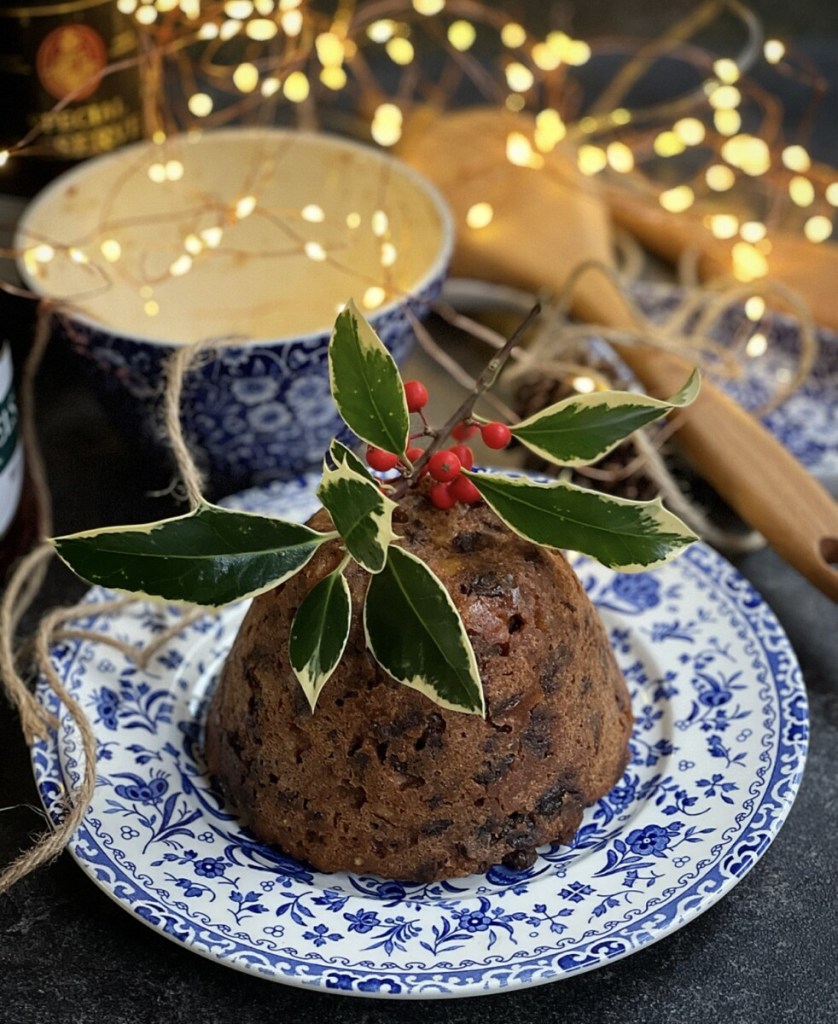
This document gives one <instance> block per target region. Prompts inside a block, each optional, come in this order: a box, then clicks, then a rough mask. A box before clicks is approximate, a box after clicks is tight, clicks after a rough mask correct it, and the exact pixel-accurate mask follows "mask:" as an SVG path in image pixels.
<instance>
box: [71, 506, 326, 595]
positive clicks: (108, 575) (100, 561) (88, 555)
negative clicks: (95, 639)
mask: <svg viewBox="0 0 838 1024" xmlns="http://www.w3.org/2000/svg"><path fill="white" fill-rule="evenodd" d="M334 536H335V535H334V534H322V533H317V532H316V531H315V530H311V529H309V528H308V527H307V526H302V525H301V524H299V523H289V522H285V520H282V519H275V518H272V517H270V516H260V515H255V514H253V513H250V512H237V511H233V510H231V509H226V508H219V507H218V506H216V505H209V504H203V505H200V506H199V507H198V508H196V509H194V510H193V511H192V512H189V513H187V514H186V515H183V516H176V517H175V518H173V519H163V520H161V521H159V522H156V523H145V524H143V525H141V526H128V527H110V528H108V529H104V530H88V531H86V532H84V533H75V534H72V535H70V536H66V537H57V538H55V539H54V540H53V541H52V543H53V545H54V546H55V550H56V551H57V552H58V555H59V556H60V557H61V558H62V559H63V561H64V562H66V563H67V565H68V566H69V567H70V568H71V569H72V570H73V571H74V572H75V573H76V574H77V575H79V576H81V578H82V579H84V580H87V581H88V582H89V583H97V584H99V585H100V586H103V587H108V588H110V589H112V590H123V591H128V592H129V593H132V594H136V595H137V596H141V597H152V598H162V599H163V600H166V601H183V602H188V603H190V604H201V605H207V606H209V607H218V606H219V605H223V604H228V603H229V602H231V601H238V600H240V599H242V598H245V597H253V596H254V595H256V594H261V593H263V592H264V591H266V590H270V589H271V588H272V587H275V586H276V585H277V584H279V583H282V582H283V580H287V579H288V578H289V577H290V576H293V575H294V573H296V572H298V571H299V570H300V569H302V567H303V566H304V565H305V564H306V562H308V560H309V559H310V558H311V556H312V555H313V554H314V552H315V551H316V550H317V549H318V547H319V546H320V545H321V544H322V543H323V542H324V541H326V540H328V539H330V537H334Z"/></svg>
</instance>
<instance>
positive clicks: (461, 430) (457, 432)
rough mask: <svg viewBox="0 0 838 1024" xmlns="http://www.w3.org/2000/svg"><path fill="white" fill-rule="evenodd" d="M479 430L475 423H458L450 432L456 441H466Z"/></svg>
mask: <svg viewBox="0 0 838 1024" xmlns="http://www.w3.org/2000/svg"><path fill="white" fill-rule="evenodd" d="M479 429H480V428H479V427H478V426H477V424H476V423H458V424H457V426H456V427H454V429H453V430H452V431H451V436H452V437H453V438H454V439H455V440H456V441H468V439H469V438H470V437H474V435H475V434H476V433H477V431H478V430H479Z"/></svg>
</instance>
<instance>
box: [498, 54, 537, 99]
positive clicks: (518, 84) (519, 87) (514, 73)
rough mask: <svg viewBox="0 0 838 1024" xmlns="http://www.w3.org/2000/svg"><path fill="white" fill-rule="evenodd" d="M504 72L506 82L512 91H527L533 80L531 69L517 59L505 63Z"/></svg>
mask: <svg viewBox="0 0 838 1024" xmlns="http://www.w3.org/2000/svg"><path fill="white" fill-rule="evenodd" d="M505 74H506V84H507V85H508V86H509V88H510V89H511V90H512V91H513V92H527V90H529V89H531V88H532V87H533V84H534V82H535V78H534V77H533V73H532V71H530V69H529V68H528V67H526V66H525V65H524V64H521V63H519V62H518V61H513V62H512V63H511V64H507V66H506V69H505Z"/></svg>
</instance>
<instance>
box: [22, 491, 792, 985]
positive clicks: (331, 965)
mask: <svg viewBox="0 0 838 1024" xmlns="http://www.w3.org/2000/svg"><path fill="white" fill-rule="evenodd" d="M314 483H315V480H314V478H313V477H309V478H301V479H299V480H297V481H295V482H293V483H291V484H287V485H274V486H272V487H270V488H268V489H264V490H260V491H251V492H247V493H246V494H245V495H242V496H240V498H239V499H238V500H239V502H240V503H241V504H242V505H243V506H244V507H248V508H255V507H260V508H269V509H270V510H271V511H273V512H275V513H277V514H279V515H283V516H286V517H289V518H290V517H296V518H304V517H305V516H306V515H307V514H309V513H310V511H311V510H312V508H313V506H314V499H313V497H312V488H313V485H314ZM576 568H577V571H578V573H579V574H580V577H581V579H582V580H583V582H584V585H585V587H586V589H587V590H588V592H589V593H590V595H591V597H592V598H593V600H594V602H595V603H596V605H597V606H598V607H599V610H600V612H601V614H602V617H603V619H604V621H605V624H606V627H607V629H608V632H609V635H610V638H611V642H612V644H613V646H614V649H615V651H616V654H617V658H618V660H619V662H620V666H621V668H622V670H623V672H624V673H625V676H626V679H627V680H628V683H629V686H630V689H631V691H632V699H633V704H634V711H635V715H636V719H637V721H636V726H635V730H634V736H633V740H632V759H631V763H630V765H629V767H628V770H627V771H626V774H625V776H624V778H623V780H622V782H621V783H620V784H619V785H618V786H617V787H616V789H614V790H613V791H612V792H611V793H610V794H609V795H608V796H607V797H606V798H605V799H603V800H601V801H600V802H599V803H598V804H597V805H596V806H594V807H591V808H589V810H588V811H587V813H586V815H585V818H584V822H583V825H582V828H581V830H580V831H579V833H578V835H577V836H576V838H575V840H574V842H573V844H572V845H570V846H554V847H545V848H544V849H543V850H542V851H541V856H540V857H539V858H538V860H537V861H536V863H535V864H534V865H533V866H532V867H531V868H529V869H528V870H526V871H519V872H514V871H509V870H507V869H505V868H502V867H497V868H493V869H492V870H490V871H489V872H488V873H487V874H486V875H480V876H472V877H470V878H465V879H455V880H452V881H450V882H439V883H435V884H430V885H413V884H405V883H401V882H397V881H386V880H382V879H380V878H376V877H372V876H368V875H346V874H332V875H330V874H320V873H318V872H315V871H313V870H311V869H309V868H308V867H307V866H306V865H304V864H300V863H298V862H296V861H293V860H291V859H289V858H287V857H285V856H283V855H282V854H281V853H280V852H278V851H277V850H275V849H272V848H269V847H266V846H264V845H262V844H260V843H259V842H257V841H256V840H255V839H254V838H253V837H252V836H251V835H250V834H249V833H248V831H247V830H246V829H244V828H242V826H241V825H240V824H239V822H238V821H237V820H236V818H235V817H234V816H233V815H232V814H231V813H230V812H229V811H228V810H227V809H226V808H225V807H224V804H223V802H222V800H221V798H220V797H219V796H218V794H217V793H216V792H215V791H214V789H213V787H212V783H211V781H210V779H209V778H208V776H207V774H206V770H205V766H204V762H203V758H202V754H201V726H202V719H203V712H204V709H205V707H206V701H207V697H208V694H209V693H210V691H211V689H212V686H213V684H214V682H215V680H216V678H217V675H218V671H219V668H220V666H221V664H222V662H223V659H224V657H225V654H226V652H227V650H228V649H229V647H230V644H231V642H232V640H233V637H234V635H235V632H236V629H237V627H238V624H239V622H240V621H241V618H242V614H243V608H242V607H240V606H238V607H233V608H229V609H226V610H224V611H222V612H221V613H220V614H218V615H207V616H206V617H204V618H201V619H200V620H199V621H198V622H196V623H194V624H192V625H190V626H187V627H185V628H184V629H183V631H182V632H181V633H179V634H178V635H177V636H176V637H175V638H174V639H172V640H171V641H170V642H167V643H165V644H164V646H163V647H162V648H161V649H160V650H159V651H158V652H157V653H156V654H155V655H154V657H153V658H152V659H151V661H150V663H149V664H148V665H147V667H146V668H143V669H140V668H138V667H137V666H136V665H135V664H134V662H133V661H131V660H130V659H128V658H126V657H125V656H124V655H123V654H121V653H120V652H119V651H118V650H116V649H115V648H113V647H109V646H107V645H106V644H103V643H98V642H97V643H93V642H90V641H89V640H82V641H71V642H67V643H65V644H63V645H62V646H60V647H57V648H56V649H55V651H54V660H55V665H56V667H57V669H58V672H59V673H60V676H61V678H62V680H63V681H64V683H65V685H66V686H67V687H68V689H69V690H70V691H71V692H72V693H73V694H74V695H75V696H76V697H77V699H78V700H79V701H80V702H81V704H82V706H83V707H84V708H85V710H86V711H87V712H88V713H89V715H90V716H91V718H92V720H93V723H94V729H95V733H96V737H97V740H98V753H97V773H98V774H97V784H96V791H95V795H94V799H93V804H92V806H91V807H90V809H89V811H88V813H87V816H86V818H85V820H84V822H83V824H82V826H81V828H80V829H79V831H78V833H77V834H76V835H75V837H74V838H73V840H72V842H71V846H70V848H71V852H72V854H73V856H74V857H75V858H76V860H77V861H78V862H79V864H80V865H81V867H82V868H83V869H84V871H86V872H87V873H88V874H89V875H90V877H91V878H92V879H93V880H94V881H95V882H96V883H97V884H98V885H99V886H101V887H102V888H103V889H104V890H105V892H107V893H108V894H109V895H110V896H112V897H113V898H114V899H115V900H117V901H118V902H119V903H121V904H122V905H123V906H124V907H125V908H126V910H128V911H129V912H130V913H132V914H135V915H136V916H137V917H139V918H140V919H141V920H142V921H144V922H146V923H147V924H148V925H150V926H151V927H152V928H154V929H156V930H157V931H159V932H161V933H162V934H164V935H166V936H168V937H169V938H171V939H173V940H175V941H177V942H181V943H183V944H184V945H186V946H188V947H189V948H190V949H193V950H194V951H196V952H198V953H201V954H203V955H204V956H207V957H210V958H212V959H215V960H217V961H218V962H219V963H222V964H226V965H228V966H230V967H235V968H238V969H240V970H243V971H249V972H252V973H254V974H257V975H262V976H264V977H266V978H270V979H273V980H275V981H282V982H287V983H289V984H293V985H300V986H306V987H310V988H314V989H320V990H325V991H334V992H344V993H352V994H356V995H357V994H363V995H378V996H391V997H392V996H395V997H402V998H428V997H440V996H464V995H475V994H479V993H483V992H491V991H495V990H502V989H510V988H516V987H524V986H529V985H537V984H540V983H543V982H547V981H553V980H556V979H559V978H565V977H568V976H570V975H572V974H577V973H579V972H581V971H586V970H591V969H592V968H595V967H600V966H602V965H603V964H607V963H609V962H610V961H613V960H617V959H619V958H621V957H623V956H626V955H628V954H629V953H632V952H634V951H635V950H637V949H641V948H642V947H644V946H647V945H649V944H650V943H652V942H655V941H657V940H658V939H661V938H663V937H664V936H666V935H668V934H670V933H671V932H673V931H675V930H676V929H678V928H680V927H681V926H682V925H684V924H686V923H687V922H688V921H690V920H692V919H693V918H694V917H696V916H697V915H698V914H700V913H701V912H702V911H704V910H706V909H707V908H708V907H709V906H711V905H712V904H713V903H715V902H716V900H718V899H719V898H720V897H722V896H723V895H724V894H725V893H726V892H728V891H729V890H730V889H731V888H732V887H733V886H734V885H735V884H736V882H737V881H738V880H739V879H740V878H741V877H742V876H743V875H744V874H745V873H746V872H747V871H748V870H750V868H751V867H753V865H754V864H755V863H756V861H757V860H758V859H759V857H760V856H761V854H762V853H763V852H764V851H765V849H766V848H767V846H768V845H769V843H770V842H771V840H772V839H773V838H774V836H775V835H776V833H777V831H778V829H779V828H780V826H781V824H782V822H783V820H784V819H785V817H786V815H787V814H788V811H789V808H790V807H791V804H792V801H793V800H794V796H795V793H796V791H797V788H798V785H799V782H800V778H801V774H802V772H803V764H804V759H805V752H806V740H807V706H806V696H805V690H804V687H803V683H802V681H801V678H800V674H799V670H798V667H797V665H796V662H795V658H794V654H793V652H792V650H791V648H790V646H789V643H788V641H787V639H786V637H785V635H784V634H783V632H782V630H781V628H780V626H779V625H778V623H777V621H776V619H775V617H774V615H773V614H772V612H771V611H770V609H769V608H767V607H766V605H765V604H764V602H763V601H762V600H761V598H760V597H759V595H758V594H756V593H755V592H754V590H753V589H752V588H751V586H750V584H749V583H747V582H746V581H745V580H744V579H743V578H742V577H741V576H739V575H738V573H737V572H736V571H735V570H734V569H733V568H732V567H731V566H729V565H728V564H727V563H726V562H725V561H723V560H722V559H721V558H720V557H719V556H718V555H717V554H715V553H714V552H712V551H711V550H709V549H708V548H706V547H704V546H702V545H696V546H694V547H693V548H691V549H690V550H689V551H688V552H687V553H685V554H684V555H682V556H681V557H680V558H679V559H677V560H676V561H675V562H673V563H671V564H669V565H667V566H665V567H663V568H661V569H658V570H655V571H654V572H649V573H644V574H641V575H636V576H623V575H617V574H614V573H613V572H611V571H609V570H606V569H603V568H601V567H600V566H598V565H596V564H594V563H592V562H590V561H588V560H586V559H584V558H579V559H577V561H576ZM108 596H109V595H108V594H106V593H105V592H102V591H94V592H93V594H92V597H93V599H94V600H97V601H102V602H104V601H106V600H108ZM177 615H178V612H177V611H176V610H174V609H164V608H161V607H159V606H152V605H148V604H141V603H137V604H136V605H132V606H130V607H129V608H128V609H127V610H125V611H123V612H121V613H119V614H117V615H115V616H114V617H105V616H95V615H94V616H93V617H92V618H90V619H89V620H88V621H85V623H84V625H85V626H86V627H87V628H91V629H96V630H97V631H100V632H102V633H105V634H107V635H108V636H110V637H114V638H118V639H119V640H120V641H121V642H123V643H127V644H129V645H131V646H136V647H138V648H139V647H141V646H143V645H145V644H148V643H149V642H150V641H153V640H154V638H155V637H157V636H159V635H160V633H161V632H162V631H163V630H165V629H166V628H167V627H168V626H170V625H171V624H172V623H173V622H175V621H176V616H177ZM39 693H40V699H41V700H42V701H43V702H44V703H45V704H46V705H47V706H48V707H49V708H50V709H51V710H53V711H56V712H57V713H58V714H59V716H60V722H61V725H60V729H59V731H58V733H57V735H54V736H53V737H52V738H51V740H49V741H39V742H38V743H36V745H35V746H34V748H33V761H34V769H35V776H36V779H37V782H38V786H39V788H40V792H41V795H42V798H43V800H44V803H45V806H46V807H47V809H48V811H49V812H50V813H51V814H53V815H57V814H58V813H59V811H60V805H61V800H62V798H63V796H64V795H65V793H66V792H67V789H68V787H69V786H70V785H71V784H72V783H73V782H75V781H76V780H77V779H78V776H79V771H80V768H81V765H80V762H81V759H82V756H83V755H82V752H81V749H80V744H79V738H78V734H77V732H76V729H75V727H74V724H73V722H72V720H71V719H70V717H69V715H66V714H64V713H62V712H61V711H60V709H59V708H58V706H57V701H56V700H55V698H54V697H53V695H52V694H51V692H50V691H48V690H47V689H46V687H45V686H43V685H42V686H41V689H40V691H39Z"/></svg>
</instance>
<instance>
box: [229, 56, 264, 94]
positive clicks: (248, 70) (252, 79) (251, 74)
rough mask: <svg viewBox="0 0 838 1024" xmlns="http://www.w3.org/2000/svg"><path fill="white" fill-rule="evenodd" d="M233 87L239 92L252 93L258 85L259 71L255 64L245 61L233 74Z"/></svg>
mask: <svg viewBox="0 0 838 1024" xmlns="http://www.w3.org/2000/svg"><path fill="white" fill-rule="evenodd" d="M233 85H235V87H236V88H237V89H238V90H239V92H243V93H250V92H253V91H254V90H255V89H256V87H257V86H258V85H259V70H258V68H257V67H256V65H255V64H251V63H249V62H248V61H245V62H244V63H243V64H239V65H238V67H237V68H236V70H235V71H234V72H233Z"/></svg>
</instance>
